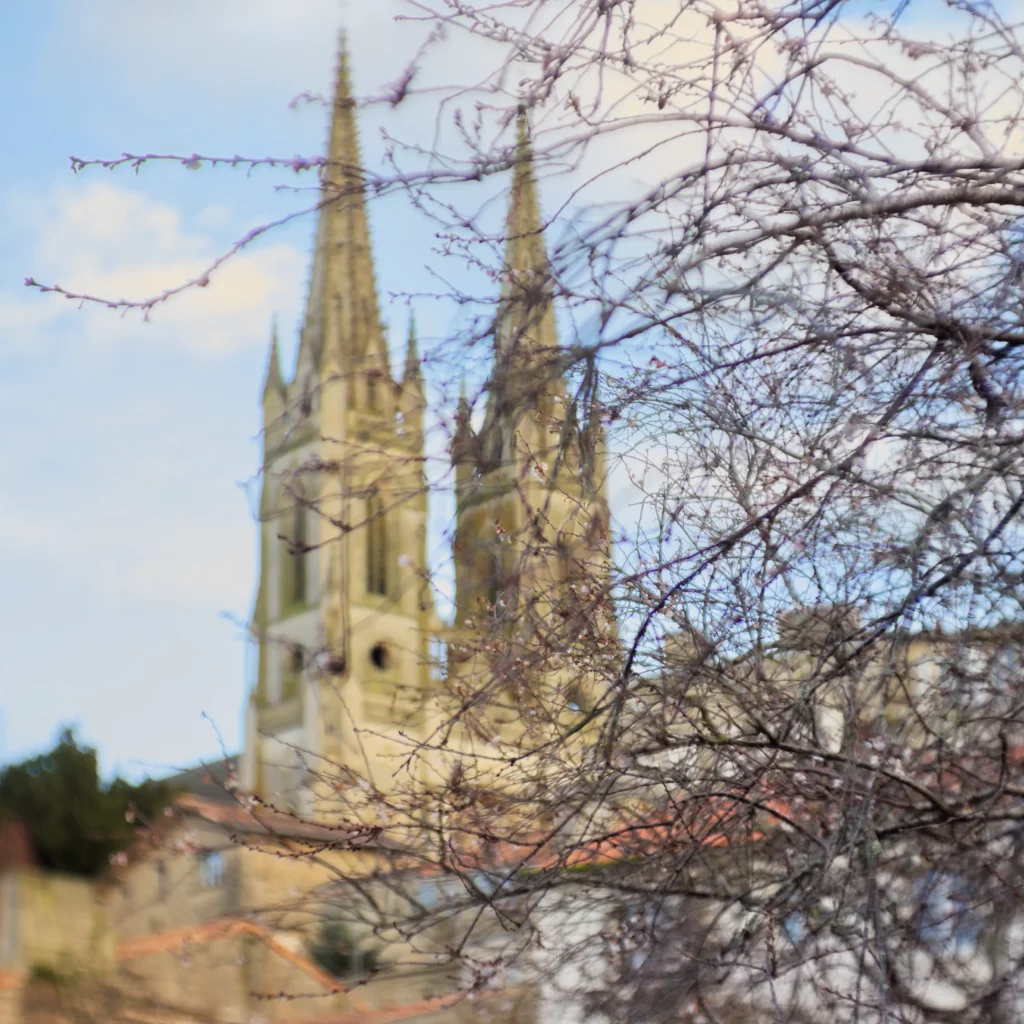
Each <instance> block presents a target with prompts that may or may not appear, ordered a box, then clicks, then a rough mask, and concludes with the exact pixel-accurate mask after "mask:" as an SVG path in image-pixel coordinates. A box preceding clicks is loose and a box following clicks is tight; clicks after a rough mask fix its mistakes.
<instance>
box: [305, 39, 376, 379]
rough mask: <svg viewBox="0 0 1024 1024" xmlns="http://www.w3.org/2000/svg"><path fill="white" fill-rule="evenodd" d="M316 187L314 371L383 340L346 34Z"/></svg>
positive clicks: (311, 302) (309, 314) (310, 311)
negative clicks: (329, 358) (328, 352)
mask: <svg viewBox="0 0 1024 1024" xmlns="http://www.w3.org/2000/svg"><path fill="white" fill-rule="evenodd" d="M321 179H322V187H323V197H322V205H321V207H320V213H319V220H318V223H317V235H316V251H315V253H314V257H313V273H312V275H311V280H310V288H309V299H308V301H307V306H306V326H305V328H304V330H303V342H302V344H303V347H304V348H306V347H308V349H309V350H310V351H309V355H310V357H311V360H312V362H313V363H314V364H318V363H320V362H321V360H322V359H323V357H324V353H325V351H326V350H328V349H330V350H331V355H332V356H333V357H334V358H335V359H336V360H338V361H339V362H340V363H342V364H347V363H350V362H351V361H352V360H353V359H358V358H360V357H362V356H363V355H364V354H365V353H366V352H367V351H368V350H370V349H379V348H381V347H382V345H383V339H382V336H381V324H380V312H379V308H378V305H377V288H376V282H375V279H374V271H373V257H372V253H371V250H370V227H369V218H368V216H367V210H366V197H365V182H364V174H363V168H362V162H361V160H360V155H359V137H358V132H357V129H356V103H355V100H354V99H353V97H352V87H351V75H350V71H349V60H348V51H347V43H346V38H345V35H344V33H342V35H341V38H340V42H339V52H338V71H337V76H336V79H335V87H334V98H333V106H332V113H331V130H330V140H329V143H328V149H327V162H326V165H325V167H324V169H323V173H322V175H321ZM301 359H302V357H301V354H300V362H301Z"/></svg>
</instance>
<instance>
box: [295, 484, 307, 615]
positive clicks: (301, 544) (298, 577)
mask: <svg viewBox="0 0 1024 1024" xmlns="http://www.w3.org/2000/svg"><path fill="white" fill-rule="evenodd" d="M308 546H309V545H308V543H307V540H306V509H305V507H304V506H303V505H301V504H297V505H296V506H295V519H294V523H293V528H292V593H291V598H292V600H293V601H294V602H296V603H297V604H305V602H306V552H307V548H308Z"/></svg>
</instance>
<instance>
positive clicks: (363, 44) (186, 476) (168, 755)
mask: <svg viewBox="0 0 1024 1024" xmlns="http://www.w3.org/2000/svg"><path fill="white" fill-rule="evenodd" d="M394 9H395V8H394V5H390V4H389V3H388V2H386V0H380V2H377V0H375V3H374V4H373V5H359V8H358V9H354V8H353V9H349V10H347V11H346V10H344V9H343V6H342V4H341V3H340V2H339V0H297V2H296V3H292V4H282V3H281V2H280V0H245V2H243V0H217V3H216V4H209V3H207V2H199V0H176V2H175V3H174V4H166V5H157V4H139V3H138V2H137V0H90V3H88V4H68V3H66V2H65V3H55V2H47V0H37V2H36V3H33V4H16V5H15V4H12V5H8V7H7V9H6V10H5V19H4V20H5V26H4V32H3V33H2V35H0V89H2V91H3V95H4V96H5V97H8V98H9V99H8V102H7V103H6V104H5V107H4V111H3V114H2V115H0V117H2V119H3V135H4V138H5V145H4V146H3V147H2V148H0V236H2V237H3V238H4V241H5V244H4V245H3V246H2V247H0V433H2V437H3V439H4V444H3V446H2V447H0V578H2V580H3V587H2V588H0V616H2V620H3V622H4V623H5V628H4V630H3V636H4V644H3V647H4V650H5V652H6V657H5V665H4V668H3V672H2V675H0V710H2V724H0V761H8V760H12V759H16V758H20V757H22V756H24V755H26V754H28V753H31V752H33V751H36V750H38V749H40V748H41V747H43V746H45V745H46V744H47V743H49V742H50V741H51V740H52V738H53V737H54V735H55V733H56V730H57V729H58V728H59V726H60V725H62V724H64V723H73V724H76V725H77V726H78V728H79V731H80V735H81V736H82V737H83V738H84V739H85V740H87V741H88V742H90V743H93V744H95V745H96V746H97V747H98V748H99V749H100V752H101V757H102V763H103V767H104V770H106V771H108V772H110V771H113V770H118V771H121V772H123V773H126V774H130V775H137V774H139V773H142V772H159V771H162V770H164V769H167V768H170V767H173V766H178V765H183V764H187V763H190V762H194V761H195V760H196V759H197V758H201V757H213V756H217V754H218V750H219V741H218V739H217V736H216V734H215V731H214V729H213V727H212V726H211V724H210V722H209V721H207V720H206V719H204V718H203V715H204V714H205V715H208V716H209V718H210V719H212V721H213V722H214V723H216V726H217V728H218V729H219V730H220V734H221V736H222V737H223V740H224V742H225V744H226V746H227V747H228V748H229V749H231V750H234V749H236V748H237V747H238V745H239V743H240V739H241V710H242V707H243V700H244V695H245V686H246V679H245V674H244V656H243V654H244V644H243V631H242V628H241V627H240V623H244V621H245V620H246V618H247V616H248V613H249V604H250V599H251V594H252V589H253V584H254V579H255V527H254V523H253V518H252V507H253V502H254V500H255V491H254V490H253V485H252V476H253V473H254V471H255V470H256V468H257V467H258V458H259V446H258V438H257V432H258V429H259V419H258V413H259V393H260V382H261V377H262V373H263V369H264V365H265V359H266V351H267V342H268V337H269V331H270V322H271V317H272V315H274V314H276V315H277V316H278V320H279V322H280V325H281V332H282V338H283V340H284V342H285V345H286V348H288V347H289V346H290V345H291V344H292V343H293V342H294V337H295V330H296V327H297V325H298V318H299V311H300V308H301V304H302V301H303V292H304V288H305V280H306V276H307V273H308V266H309V249H310V241H311V235H312V231H313V224H312V221H310V220H308V219H307V220H304V221H302V222H300V223H299V224H297V225H296V226H294V227H292V228H289V229H286V230H283V231H280V232H276V233H275V234H274V235H272V236H271V237H270V238H268V239H266V240H264V241H262V242H261V243H259V244H258V245H256V246H254V247H253V248H252V249H251V250H249V251H247V252H246V253H245V254H243V255H242V256H240V257H239V258H238V259H237V260H235V261H234V262H233V263H232V264H231V265H230V267H229V269H228V270H226V271H225V272H224V273H223V274H222V275H221V276H220V277H219V278H218V279H216V280H215V281H214V284H213V285H212V286H211V287H210V288H208V289H205V290H204V291H202V292H196V293H194V294H190V295H188V296H186V297H184V298H182V299H181V300H179V301H176V302H174V303H173V304H171V305H168V306H166V307H162V308H160V309H158V310H157V311H156V312H155V313H154V314H153V318H152V321H151V322H149V323H143V322H142V321H141V319H140V317H139V316H138V315H135V314H128V315H127V316H123V317H122V316H120V315H118V314H116V313H112V312H110V311H108V310H104V309H96V308H86V309H79V308H77V307H76V306H75V305H74V304H72V303H68V302H66V301H64V300H61V299H59V298H57V297H54V296H52V295H49V296H48V295H41V294H39V293H38V292H35V291H31V290H28V289H26V288H25V287H24V286H23V284H22V281H23V279H24V278H25V277H26V276H29V275H31V276H33V277H35V278H36V279H38V280H40V281H44V282H47V283H54V282H56V283H59V284H61V285H64V286H65V287H68V288H76V289H90V290H96V291H99V292H101V293H102V294H104V295H112V294H116V295H118V296H121V295H123V296H126V297H131V298H137V297H143V296H145V295H149V294H152V293H153V292H154V291H157V290H159V289H160V288H163V287H166V286H168V285H173V284H176V283H178V282H179V281H180V280H182V279H183V278H184V277H186V276H188V275H189V274H190V273H191V272H194V271H195V269H196V268H198V267H199V266H201V265H202V264H203V262H204V261H205V260H208V259H209V258H211V257H213V256H215V255H217V254H218V253H220V252H221V251H223V250H224V249H225V248H226V247H228V246H229V245H230V244H231V242H232V241H234V240H235V239H236V238H238V237H240V236H241V235H242V234H244V233H245V232H246V231H247V230H248V229H249V228H251V227H252V226H254V225H256V224H259V223H262V222H264V221H266V220H267V219H270V218H272V217H274V216H278V215H280V214H281V213H282V212H284V211H285V210H287V209H290V208H294V207H295V206H296V205H299V204H302V203H303V202H304V201H305V199H306V198H307V197H303V196H296V195H294V194H287V193H286V194H281V193H279V192H275V190H274V186H275V185H278V184H286V185H287V184H296V183H299V184H302V183H305V184H312V179H309V178H307V179H302V180H300V181H296V179H295V178H294V177H289V176H288V175H286V174H285V173H283V172H281V173H276V172H267V171H258V172H256V173H254V174H253V175H252V176H251V177H248V178H247V177H246V176H245V175H244V174H241V173H237V172H231V171H216V172H210V171H207V170H204V171H200V172H195V173H193V172H188V171H186V170H184V169H182V168H180V167H176V166H164V167H150V168H146V169H144V170H143V171H142V173H141V174H139V175H135V174H133V173H132V172H131V171H130V170H121V171H117V172H113V173H111V172H107V171H103V170H97V169H92V170H88V171H85V172H82V173H81V174H79V175H77V176H75V175H73V174H71V172H70V170H69V162H68V157H69V155H71V154H74V155H76V156H79V157H110V156H116V155H118V154H120V153H121V152H122V151H124V150H131V151H159V152H185V153H191V152H196V151H198V152H203V153H228V154H231V153H235V152H240V153H245V154H257V155H264V154H274V155H285V156H290V155H292V154H294V153H316V152H321V151H322V149H323V144H324V139H325V133H326V122H325V117H326V113H325V111H324V109H323V108H322V107H320V106H317V105H312V106H309V105H307V106H301V105H300V107H299V108H298V109H289V106H288V101H289V100H290V99H291V98H292V97H293V96H295V95H296V94H298V93H300V92H302V91H304V90H311V91H314V92H324V91H327V90H328V89H329V84H330V80H331V74H332V67H333V62H334V53H335V49H336V41H337V32H338V29H339V27H340V26H341V24H342V23H343V21H344V23H345V24H346V25H347V26H348V30H349V32H350V35H351V50H352V56H353V63H354V70H355V77H356V85H357V89H358V90H359V91H363V92H371V93H372V92H376V91H379V90H381V88H382V87H383V86H384V85H385V84H386V83H387V82H388V81H390V80H391V79H393V78H394V77H395V75H397V73H398V70H399V68H400V64H401V62H402V60H403V59H404V58H405V57H406V56H407V55H408V54H410V53H411V52H412V48H414V47H415V40H416V39H417V38H418V32H419V29H418V28H410V27H405V28H404V29H403V28H402V27H401V26H398V27H395V26H394V25H393V24H392V22H391V21H390V16H391V14H392V13H393V10H394ZM11 97H13V98H14V99H13V101H12V100H11V99H10V98H11ZM414 115H415V112H413V113H412V114H410V115H405V116H406V117H407V118H408V117H410V116H414ZM380 116H383V115H380ZM375 119H377V120H378V121H379V116H378V115H377V114H375V113H368V114H367V115H366V116H365V117H364V118H363V131H362V135H363V139H364V151H365V152H366V156H367V160H368V161H373V160H374V159H375V157H378V156H379V152H380V144H379V143H378V141H377V135H378V132H377V131H376V122H375ZM373 217H374V231H375V236H376V245H377V262H378V284H379V286H380V288H381V292H382V306H383V309H384V316H385V319H386V320H388V321H389V322H390V323H391V324H392V333H393V340H395V341H400V340H401V338H403V337H404V333H405V328H406V321H407V310H406V308H405V306H404V305H403V304H402V303H400V302H399V303H390V302H389V301H388V300H387V298H386V293H387V292H388V291H391V290H404V289H409V290H415V289H417V288H426V287H429V277H428V276H427V274H426V271H425V270H424V266H425V265H426V263H427V262H428V261H429V260H430V258H431V256H430V243H431V237H430V229H429V227H428V226H426V225H423V224H416V223H414V221H413V220H412V219H411V217H410V214H409V212H408V209H407V207H406V206H405V205H404V203H401V202H398V201H395V202H391V203H390V205H388V204H381V205H380V206H378V207H377V208H375V209H374V211H373ZM417 315H418V319H419V322H420V325H421V329H422V330H423V332H424V333H426V334H428V335H429V334H430V333H431V332H432V331H434V332H438V333H440V332H443V331H444V330H445V326H446V323H447V317H448V316H449V312H448V311H446V310H445V309H444V308H442V307H437V308H433V307H431V306H429V305H428V304H424V303H421V304H419V305H418V306H417Z"/></svg>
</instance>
